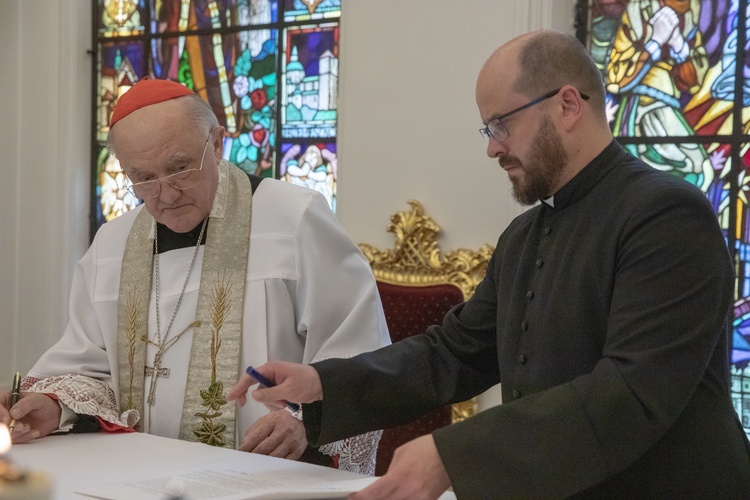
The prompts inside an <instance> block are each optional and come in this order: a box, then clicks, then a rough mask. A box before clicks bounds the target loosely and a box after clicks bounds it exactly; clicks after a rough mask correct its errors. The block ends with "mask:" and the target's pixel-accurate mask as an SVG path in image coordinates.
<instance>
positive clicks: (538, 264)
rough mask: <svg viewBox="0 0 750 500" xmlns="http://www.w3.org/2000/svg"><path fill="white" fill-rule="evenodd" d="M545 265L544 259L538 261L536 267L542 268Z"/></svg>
mask: <svg viewBox="0 0 750 500" xmlns="http://www.w3.org/2000/svg"><path fill="white" fill-rule="evenodd" d="M543 265H544V261H543V260H542V259H537V260H536V267H542V266H543Z"/></svg>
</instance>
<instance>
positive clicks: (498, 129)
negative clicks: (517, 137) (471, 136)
mask: <svg viewBox="0 0 750 500" xmlns="http://www.w3.org/2000/svg"><path fill="white" fill-rule="evenodd" d="M561 90H562V87H560V88H557V89H555V90H551V91H549V92H547V93H546V94H544V95H543V96H541V97H537V98H536V99H534V100H533V101H531V102H527V103H526V104H524V105H523V106H520V107H518V108H516V109H514V110H513V111H508V112H507V113H505V114H504V115H500V116H497V117H495V118H493V119H492V120H490V121H489V122H487V126H485V127H483V128H480V129H479V134H480V135H481V136H482V137H484V140H485V141H487V142H490V137H492V138H493V139H495V140H496V141H497V142H503V141H504V140H505V139H507V138H508V136H510V132H508V127H506V126H505V123H503V120H505V119H506V118H508V117H509V116H510V115H514V114H516V113H518V112H519V111H523V110H524V109H526V108H530V107H531V106H533V105H535V104H539V103H540V102H542V101H546V100H547V99H549V98H550V97H553V96H555V95H557V93H558V92H560V91H561ZM581 98H582V99H583V100H584V101H587V100H588V99H589V96H587V95H586V94H581Z"/></svg>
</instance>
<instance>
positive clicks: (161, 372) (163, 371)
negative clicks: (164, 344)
mask: <svg viewBox="0 0 750 500" xmlns="http://www.w3.org/2000/svg"><path fill="white" fill-rule="evenodd" d="M163 353H164V349H161V348H160V349H159V351H158V352H157V353H156V356H154V366H153V367H151V366H145V367H144V372H145V374H146V375H151V388H150V389H149V390H148V399H147V402H148V404H149V405H153V404H154V403H155V402H156V381H157V380H159V377H164V378H167V377H169V368H166V367H164V368H162V366H161V356H162V354H163Z"/></svg>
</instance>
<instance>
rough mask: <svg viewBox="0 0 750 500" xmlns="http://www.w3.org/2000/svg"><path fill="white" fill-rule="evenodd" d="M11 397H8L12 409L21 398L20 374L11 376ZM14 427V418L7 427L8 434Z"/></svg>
mask: <svg viewBox="0 0 750 500" xmlns="http://www.w3.org/2000/svg"><path fill="white" fill-rule="evenodd" d="M11 391H12V392H11V395H10V407H11V408H13V406H14V405H15V404H16V403H18V400H19V399H20V398H21V374H20V373H19V372H16V374H15V375H14V376H13V388H12V389H11ZM15 427H16V420H15V419H14V418H11V420H10V425H8V430H9V431H10V432H13V429H14V428H15Z"/></svg>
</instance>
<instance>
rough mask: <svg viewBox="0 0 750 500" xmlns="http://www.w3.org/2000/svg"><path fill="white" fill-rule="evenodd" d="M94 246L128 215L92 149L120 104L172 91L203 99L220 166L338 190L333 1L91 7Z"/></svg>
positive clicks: (120, 190)
mask: <svg viewBox="0 0 750 500" xmlns="http://www.w3.org/2000/svg"><path fill="white" fill-rule="evenodd" d="M94 6H95V8H94V38H95V47H96V53H95V56H94V60H95V65H96V66H95V70H94V74H95V75H96V82H95V89H94V96H93V98H94V110H95V111H94V112H95V117H94V124H95V125H94V127H95V129H94V136H95V141H94V144H95V146H94V151H93V155H92V156H93V159H92V161H93V163H94V166H93V169H94V172H95V175H94V181H93V186H92V200H93V202H92V203H93V211H92V214H93V216H92V223H91V230H92V231H91V233H92V237H93V234H94V232H95V231H96V229H98V228H99V226H101V225H102V224H103V223H104V222H106V221H108V220H111V219H113V218H115V217H117V216H118V215H121V214H122V213H124V212H127V211H128V210H130V209H132V208H134V207H136V206H137V205H138V200H137V199H135V198H134V197H133V196H132V195H131V194H130V193H129V191H128V190H127V186H128V180H127V178H126V177H125V175H124V174H123V172H122V170H121V168H120V165H119V163H118V161H117V159H116V158H114V157H112V156H110V155H109V152H108V151H107V149H106V148H104V147H102V146H101V145H102V144H103V143H104V142H105V141H106V137H107V132H108V131H109V120H110V117H111V116H112V110H113V108H114V106H115V104H116V102H117V99H118V98H119V97H120V96H121V95H122V94H123V93H124V92H127V90H128V89H129V88H130V87H131V86H132V85H133V84H135V83H136V82H138V81H139V80H141V79H142V78H144V77H146V76H148V77H149V78H161V79H169V80H173V81H176V82H179V83H182V84H183V85H186V86H187V87H189V88H190V89H192V90H194V91H195V92H196V93H197V94H198V95H200V96H201V97H202V98H203V99H205V100H206V101H207V102H208V103H209V104H210V105H211V107H212V108H213V110H214V113H215V114H216V116H217V117H218V118H219V123H220V124H221V125H222V126H223V127H224V128H225V129H226V131H227V134H226V138H225V140H224V157H225V158H226V159H227V160H229V161H231V162H232V163H234V164H235V165H237V166H239V167H240V168H242V169H243V170H244V171H246V172H248V173H252V174H255V175H259V176H262V177H273V178H277V179H282V180H286V181H288V182H291V183H294V184H298V185H301V186H306V187H308V188H311V189H315V190H317V191H319V192H321V193H322V194H323V195H324V196H325V197H326V199H327V200H328V203H329V205H330V206H331V208H332V209H334V210H335V208H336V190H337V185H336V184H337V165H338V163H337V154H336V151H337V147H336V145H337V116H338V114H337V99H338V57H339V18H340V16H341V0H94Z"/></svg>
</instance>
